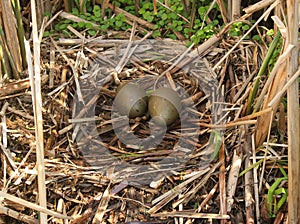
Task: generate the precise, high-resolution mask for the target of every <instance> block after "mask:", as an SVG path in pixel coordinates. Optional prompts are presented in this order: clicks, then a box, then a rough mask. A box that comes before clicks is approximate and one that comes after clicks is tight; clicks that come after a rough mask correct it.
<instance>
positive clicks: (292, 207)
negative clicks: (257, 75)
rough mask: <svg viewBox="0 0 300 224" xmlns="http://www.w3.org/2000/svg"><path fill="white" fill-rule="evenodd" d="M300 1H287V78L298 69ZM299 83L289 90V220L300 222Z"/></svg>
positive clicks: (291, 86) (290, 221)
mask: <svg viewBox="0 0 300 224" xmlns="http://www.w3.org/2000/svg"><path fill="white" fill-rule="evenodd" d="M298 7H299V1H298V0H287V14H288V16H287V17H288V27H287V29H288V42H289V44H292V45H294V46H295V47H294V48H293V50H292V52H291V54H290V60H288V62H287V77H288V78H291V77H292V76H293V74H294V73H295V72H296V71H297V69H298V53H299V52H298V51H299V49H298V36H299V35H298V24H299V14H298ZM298 94H299V83H298V80H297V79H296V80H295V81H294V82H293V84H291V85H290V87H289V88H288V90H287V100H288V110H287V111H288V194H289V197H290V198H289V200H288V220H289V223H298V222H299V220H300V141H299V139H300V138H299V136H300V127H299V118H300V115H299V96H298Z"/></svg>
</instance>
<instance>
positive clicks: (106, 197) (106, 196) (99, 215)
mask: <svg viewBox="0 0 300 224" xmlns="http://www.w3.org/2000/svg"><path fill="white" fill-rule="evenodd" d="M109 201H110V185H108V187H107V188H106V190H105V191H104V193H103V195H102V198H101V200H100V203H99V206H98V209H97V212H96V215H95V217H94V219H93V222H92V223H93V224H96V223H101V222H102V219H103V216H104V214H105V212H106V208H107V206H108V203H109Z"/></svg>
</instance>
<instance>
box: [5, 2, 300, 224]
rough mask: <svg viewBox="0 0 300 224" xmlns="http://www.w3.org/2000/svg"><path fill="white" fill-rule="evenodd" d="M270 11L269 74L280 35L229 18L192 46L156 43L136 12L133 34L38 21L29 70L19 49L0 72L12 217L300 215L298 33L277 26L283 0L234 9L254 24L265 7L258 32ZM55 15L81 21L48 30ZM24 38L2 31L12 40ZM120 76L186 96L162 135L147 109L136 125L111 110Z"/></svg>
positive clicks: (100, 219) (194, 219) (135, 219)
mask: <svg viewBox="0 0 300 224" xmlns="http://www.w3.org/2000/svg"><path fill="white" fill-rule="evenodd" d="M4 2H6V1H3V2H1V3H2V4H4ZM31 2H34V1H31ZM217 2H218V1H217ZM233 2H234V1H233ZM218 4H220V3H218ZM289 4H290V3H289V2H288V5H289ZM221 6H222V5H221V4H220V8H221V9H222V7H221ZM1 7H2V9H3V7H4V6H3V5H2V6H1ZM107 7H112V5H110V4H108V6H107ZM236 7H237V6H236ZM289 7H290V6H289ZM274 8H275V13H274V17H273V21H274V23H275V25H274V26H275V30H277V32H278V33H280V35H281V36H282V40H283V43H282V45H279V44H278V43H275V41H274V40H275V39H276V37H274V40H273V43H274V45H275V47H278V46H281V47H279V49H280V56H279V57H278V58H277V61H276V63H275V64H274V66H273V69H272V71H271V72H269V73H270V74H269V75H266V74H267V73H268V71H270V67H269V66H270V65H269V64H267V65H266V67H265V68H264V63H268V60H269V58H268V52H270V51H271V50H270V48H271V47H269V46H270V43H271V41H269V40H267V39H266V38H267V37H266V36H263V35H262V36H261V37H262V40H263V41H262V42H257V41H254V40H245V39H244V37H245V36H246V34H247V33H246V34H245V36H244V37H241V38H233V37H230V36H229V35H228V33H227V32H228V29H229V27H230V25H231V24H230V23H229V24H228V26H225V27H224V29H223V30H222V31H220V33H218V34H217V35H215V36H213V37H212V38H210V39H208V40H207V41H205V42H204V43H203V44H201V45H199V46H191V47H190V48H186V47H185V45H184V44H182V43H181V42H179V41H177V42H176V41H171V40H168V39H166V40H149V35H150V34H151V29H152V28H151V25H152V24H148V23H147V22H145V21H143V20H142V19H140V18H135V17H132V16H127V17H126V18H127V20H128V23H131V24H133V26H132V29H131V30H130V31H129V32H122V33H117V32H111V33H110V34H109V35H108V36H106V37H105V38H103V37H102V36H100V37H98V38H86V37H85V36H84V35H83V34H81V33H79V32H77V31H76V30H72V29H70V31H71V32H73V34H74V35H75V36H77V39H74V38H73V39H71V38H70V39H63V38H60V39H55V38H52V37H47V38H43V39H42V38H41V37H40V36H42V35H41V33H38V30H37V22H36V21H35V16H33V21H32V28H33V30H32V41H30V42H27V41H25V47H24V48H25V49H26V56H27V63H28V66H27V67H23V69H21V68H22V66H24V65H25V64H23V65H22V60H19V59H17V58H19V56H20V55H21V53H20V52H21V51H18V52H16V51H14V50H13V49H11V48H10V50H7V51H5V52H6V53H7V52H11V53H12V54H11V55H9V54H7V57H8V58H10V57H11V58H12V60H7V62H10V63H9V66H8V65H7V64H6V67H5V68H10V69H11V71H10V72H9V71H7V69H5V68H3V67H2V71H7V73H5V72H4V73H2V74H1V77H0V78H1V79H0V81H1V86H0V105H1V111H0V115H1V116H0V117H1V125H0V134H1V135H0V140H1V149H2V151H1V174H0V175H1V180H2V181H1V187H2V191H1V192H0V195H1V205H0V208H1V213H2V214H3V215H2V217H1V218H2V223H13V222H15V223H39V222H40V223H46V222H47V219H48V222H49V223H72V224H74V223H128V224H130V223H131V224H133V223H147V224H150V223H287V218H288V216H289V219H290V220H291V221H290V222H291V223H296V221H295V220H297V217H298V218H299V211H298V210H297V208H299V202H297V200H293V198H294V197H296V198H297V197H298V198H299V192H300V191H298V189H299V188H297V186H298V185H299V168H297V167H299V161H300V158H299V157H300V156H299V152H297V151H296V150H297V149H299V137H298V136H299V124H298V123H299V122H298V121H299V119H297V116H298V118H299V90H298V89H297V88H296V87H295V86H294V91H292V90H290V89H289V88H291V86H293V85H296V84H297V85H298V82H297V78H298V76H299V71H296V70H297V69H298V68H296V70H295V68H294V70H293V69H289V70H288V69H287V68H289V67H290V66H291V67H293V65H290V63H291V62H292V61H294V63H296V61H297V60H298V55H297V54H298V52H297V53H296V54H295V52H294V50H295V49H296V48H295V45H297V44H298V42H297V41H296V42H295V41H294V42H293V41H292V39H291V38H290V39H287V37H288V36H289V37H291V35H292V31H291V30H290V26H292V25H291V22H290V23H289V26H286V25H284V23H283V22H282V21H281V19H280V18H283V17H284V15H283V14H282V12H283V11H284V10H283V9H284V8H285V5H284V4H283V5H281V4H280V2H279V1H261V2H258V3H257V4H255V5H254V6H251V7H248V8H246V9H245V10H244V11H245V12H246V14H245V15H243V16H242V17H240V15H239V14H237V12H235V13H234V12H233V15H232V16H233V17H236V18H235V19H237V20H245V19H247V18H248V17H249V16H251V15H252V13H254V12H256V11H258V10H259V9H264V13H263V14H262V15H261V16H260V18H259V19H258V20H257V23H256V24H255V25H254V26H253V27H251V29H249V32H251V30H252V29H256V27H257V25H258V24H259V23H260V22H261V21H262V20H263V19H264V18H265V17H266V16H269V13H270V12H271V11H272V10H274ZM112 9H114V10H115V12H116V13H120V12H121V11H120V9H117V8H113V7H112ZM31 10H32V12H31V13H32V14H33V15H34V13H35V12H34V10H33V9H31ZM289 10H292V9H290V8H289ZM289 12H290V11H289ZM222 13H223V15H224V16H226V15H225V14H226V13H225V12H224V11H222ZM2 14H4V11H2ZM58 16H61V17H68V18H69V19H71V20H72V19H73V20H74V21H78V19H80V18H76V17H72V18H70V15H69V14H67V13H65V12H59V13H57V14H56V16H54V17H53V18H50V19H49V22H48V23H45V24H44V26H42V27H44V28H45V27H47V26H48V25H49V24H51V23H53V22H54V21H55V19H57V18H58ZM37 17H39V16H37ZM296 17H297V16H296ZM3 18H4V16H3ZM297 21H298V20H297V19H296V20H295V21H294V22H297ZM45 22H46V21H45ZM3 23H4V19H3ZM38 23H40V24H41V22H38ZM296 26H297V27H298V24H296ZM145 30H149V31H148V33H147V34H146V35H142V34H141V31H145ZM5 31H6V32H9V31H7V30H5ZM294 32H296V31H295V30H294ZM12 35H14V34H12ZM280 35H279V34H278V38H279V36H280ZM117 37H118V38H117ZM120 37H121V38H120ZM6 39H7V40H8V39H11V37H8V36H7V37H6ZM40 40H42V41H40ZM268 41H269V42H268ZM16 44H17V43H7V42H5V39H4V38H3V37H1V46H2V48H5V47H9V46H11V45H16ZM29 44H30V46H29ZM293 44H294V45H293ZM17 46H19V44H17ZM271 46H272V44H271ZM39 50H40V53H39ZM291 52H292V53H293V55H294V56H293V57H296V58H297V60H296V61H295V59H293V58H292V57H291V56H290V53H291ZM271 53H272V52H271ZM31 54H32V56H31ZM39 55H40V56H39ZM290 58H292V59H290ZM13 62H15V63H13ZM1 65H2V66H4V65H5V64H3V63H2V64H1ZM294 67H295V65H294ZM263 68H264V69H265V70H263ZM267 70H268V71H267ZM21 71H22V72H21ZM287 71H288V72H287ZM287 73H288V74H287ZM4 74H13V75H12V76H10V77H6V76H5V75H4ZM28 77H29V78H28ZM124 81H130V82H136V83H138V84H139V85H140V86H142V87H143V88H144V89H146V90H147V91H150V92H151V91H152V90H153V89H155V88H159V87H160V86H163V85H167V86H169V87H171V88H173V89H176V90H177V92H178V93H179V94H181V98H182V104H183V105H184V108H183V110H182V111H181V114H180V119H178V120H177V121H176V122H175V123H174V124H172V125H171V126H170V127H169V128H168V130H167V131H166V133H165V134H164V135H163V138H162V139H161V141H159V142H158V143H156V142H154V140H155V137H158V136H162V134H161V132H160V130H158V129H155V127H154V129H151V128H152V127H151V125H150V122H149V117H148V116H147V115H145V116H144V117H138V118H135V119H129V120H128V119H127V118H126V117H124V116H118V114H115V113H114V112H115V111H114V107H113V101H114V97H115V91H116V88H117V86H118V85H119V83H120V82H124ZM287 89H289V90H288V91H289V94H291V95H293V98H288V99H287V100H288V103H287V104H288V108H290V107H291V108H290V109H289V110H292V111H293V112H289V113H288V114H287V108H286V106H285V105H284V103H283V101H282V98H283V97H285V94H286V90H287ZM295 91H296V92H295ZM295 94H296V96H297V97H295ZM292 104H293V105H292ZM293 106H294V107H295V106H296V107H295V108H293ZM287 115H288V116H287ZM287 124H293V125H292V126H291V127H290V128H292V129H293V130H290V129H287ZM297 125H298V127H297ZM151 131H152V132H151ZM153 131H154V132H153ZM118 133H119V134H121V135H122V136H121V135H117V134H118ZM163 133H164V132H163ZM151 136H152V138H151ZM153 136H154V138H153ZM122 138H123V139H125V140H126V139H129V140H130V141H128V142H125V143H124V141H121V140H120V139H122ZM288 138H289V140H290V139H292V140H290V142H289V145H288V142H287V139H288ZM153 139H154V140H153ZM294 139H295V140H294ZM297 141H298V143H297ZM141 142H142V143H141ZM293 144H294V145H293ZM297 144H298V145H297ZM293 150H295V151H293ZM291 154H292V155H291ZM291 160H292V161H293V162H292V164H291ZM288 166H289V172H287V170H288ZM291 170H292V172H291ZM287 173H288V174H287ZM288 181H290V183H289V184H290V185H289V186H288ZM290 186H294V187H296V188H294V189H293V190H291V189H290V188H289V187H290ZM287 191H289V193H291V192H292V193H293V196H292V198H291V199H289V201H288V202H289V206H290V207H289V212H287V211H288V209H287V207H288V203H287V196H288V192H287ZM290 201H293V202H292V203H291V202H290ZM290 204H293V205H290ZM290 212H293V214H292V215H291V214H290ZM17 220H18V221H17ZM293 220H294V221H293Z"/></svg>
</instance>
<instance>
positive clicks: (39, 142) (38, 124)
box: [25, 0, 47, 223]
mask: <svg viewBox="0 0 300 224" xmlns="http://www.w3.org/2000/svg"><path fill="white" fill-rule="evenodd" d="M31 6H32V7H31V10H32V12H31V13H32V29H33V30H32V31H33V59H34V60H33V63H34V69H33V63H32V61H31V52H30V46H29V42H28V41H26V42H25V48H26V58H27V62H28V73H29V79H30V85H31V91H32V102H33V112H34V119H35V141H36V160H37V161H36V162H37V164H36V166H37V172H38V194H39V197H38V198H39V204H40V205H41V206H42V207H44V208H47V195H46V185H45V179H46V178H45V166H44V135H43V116H42V93H41V74H40V41H39V38H38V31H37V21H36V11H35V1H34V0H32V1H31ZM40 221H41V223H46V222H47V215H46V214H45V213H41V219H40Z"/></svg>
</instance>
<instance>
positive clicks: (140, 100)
mask: <svg viewBox="0 0 300 224" xmlns="http://www.w3.org/2000/svg"><path fill="white" fill-rule="evenodd" d="M114 104H115V106H116V107H117V109H118V112H119V113H120V114H121V115H126V116H128V117H129V118H135V117H140V116H143V115H144V114H146V113H147V108H148V106H147V104H148V97H147V95H146V92H145V90H144V89H143V88H141V87H140V86H139V85H137V84H135V83H122V84H120V85H119V87H118V88H117V91H116V97H115V100H114Z"/></svg>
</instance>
